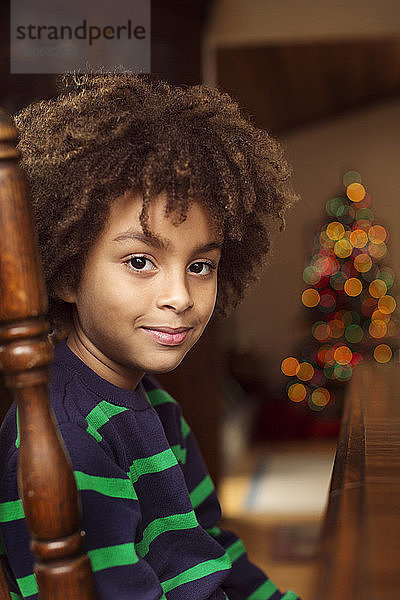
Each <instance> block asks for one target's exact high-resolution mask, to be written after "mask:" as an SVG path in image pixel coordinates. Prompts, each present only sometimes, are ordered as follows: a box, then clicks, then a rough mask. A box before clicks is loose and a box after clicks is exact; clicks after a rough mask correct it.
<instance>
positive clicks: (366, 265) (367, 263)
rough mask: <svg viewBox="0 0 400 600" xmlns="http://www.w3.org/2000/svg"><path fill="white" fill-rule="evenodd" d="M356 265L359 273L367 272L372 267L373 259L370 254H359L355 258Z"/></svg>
mask: <svg viewBox="0 0 400 600" xmlns="http://www.w3.org/2000/svg"><path fill="white" fill-rule="evenodd" d="M354 267H355V268H356V269H357V271H358V272H359V273H367V271H369V270H370V269H371V267H372V260H371V257H370V256H368V254H358V255H357V256H356V257H355V259H354Z"/></svg>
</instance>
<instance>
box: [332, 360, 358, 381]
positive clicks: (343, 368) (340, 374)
mask: <svg viewBox="0 0 400 600" xmlns="http://www.w3.org/2000/svg"><path fill="white" fill-rule="evenodd" d="M333 372H334V376H335V379H337V380H338V381H348V380H349V379H351V376H352V375H353V369H352V367H351V365H341V364H339V365H336V367H335V368H334V371H333Z"/></svg>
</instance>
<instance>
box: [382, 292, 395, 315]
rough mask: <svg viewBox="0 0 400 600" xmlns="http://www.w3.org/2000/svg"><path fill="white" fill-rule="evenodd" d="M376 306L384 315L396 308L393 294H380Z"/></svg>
mask: <svg viewBox="0 0 400 600" xmlns="http://www.w3.org/2000/svg"><path fill="white" fill-rule="evenodd" d="M378 308H379V310H380V311H381V312H382V313H383V314H384V315H390V314H391V313H392V312H393V311H394V309H395V308H396V300H395V299H394V298H393V296H382V297H381V298H379V300H378Z"/></svg>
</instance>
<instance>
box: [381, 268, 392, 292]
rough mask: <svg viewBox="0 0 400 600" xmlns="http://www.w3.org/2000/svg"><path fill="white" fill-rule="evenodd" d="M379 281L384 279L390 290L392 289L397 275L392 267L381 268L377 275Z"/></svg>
mask: <svg viewBox="0 0 400 600" xmlns="http://www.w3.org/2000/svg"><path fill="white" fill-rule="evenodd" d="M377 277H378V279H383V281H384V282H385V283H386V286H387V288H388V290H389V289H390V288H391V287H392V285H393V284H394V280H395V275H394V271H393V269H391V268H390V267H381V268H380V269H379V271H378V273H377Z"/></svg>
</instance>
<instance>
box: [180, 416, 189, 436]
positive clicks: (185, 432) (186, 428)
mask: <svg viewBox="0 0 400 600" xmlns="http://www.w3.org/2000/svg"><path fill="white" fill-rule="evenodd" d="M181 431H182V435H183V437H184V438H187V436H188V435H189V433H190V427H189V425H188V423H187V421H186V419H185V417H183V416H182V417H181Z"/></svg>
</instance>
